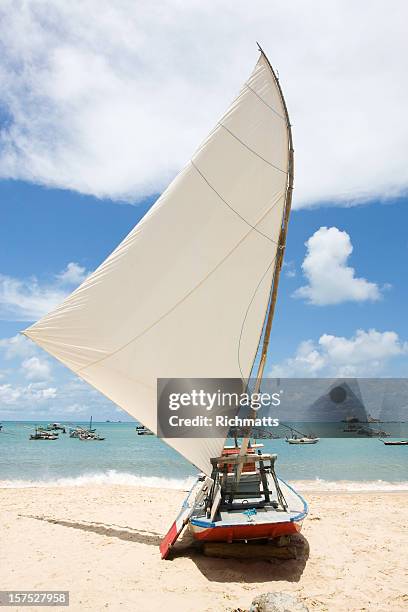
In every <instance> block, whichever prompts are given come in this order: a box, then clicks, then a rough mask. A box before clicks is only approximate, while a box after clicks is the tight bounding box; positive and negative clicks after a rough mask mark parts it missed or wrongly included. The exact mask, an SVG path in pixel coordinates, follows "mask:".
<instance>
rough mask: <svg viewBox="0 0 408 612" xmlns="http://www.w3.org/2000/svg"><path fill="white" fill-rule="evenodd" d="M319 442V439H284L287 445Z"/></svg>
mask: <svg viewBox="0 0 408 612" xmlns="http://www.w3.org/2000/svg"><path fill="white" fill-rule="evenodd" d="M319 441H320V438H308V437H306V438H297V437H296V436H295V437H294V438H286V442H288V443H289V444H317V442H319Z"/></svg>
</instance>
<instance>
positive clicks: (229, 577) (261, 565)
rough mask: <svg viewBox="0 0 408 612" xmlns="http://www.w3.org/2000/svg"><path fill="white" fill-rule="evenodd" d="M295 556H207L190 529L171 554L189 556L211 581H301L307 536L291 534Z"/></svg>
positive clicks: (307, 545) (306, 554) (306, 555)
mask: <svg viewBox="0 0 408 612" xmlns="http://www.w3.org/2000/svg"><path fill="white" fill-rule="evenodd" d="M291 545H292V546H293V547H294V548H295V551H296V559H287V560H282V559H270V560H263V559H262V560H261V559H259V560H258V559H231V558H229V559H218V558H214V557H206V556H205V555H204V554H203V553H202V551H201V548H200V546H199V545H197V543H196V542H194V540H193V538H192V537H191V535H190V534H189V533H188V532H185V533H184V536H183V537H182V539H181V541H180V543H177V544H176V545H175V546H174V548H173V551H172V555H171V558H172V559H174V558H177V557H190V559H191V560H192V561H193V562H194V563H195V564H196V566H197V568H198V569H199V570H200V572H201V573H202V574H203V575H204V576H205V577H206V578H207V580H210V581H211V582H224V583H225V582H243V583H257V582H274V581H286V582H299V580H300V578H301V576H302V574H303V570H304V569H305V567H306V563H307V560H308V558H309V543H308V541H307V540H306V538H305V537H304V536H302V535H301V534H297V535H295V536H292V538H291Z"/></svg>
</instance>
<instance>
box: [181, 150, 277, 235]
mask: <svg viewBox="0 0 408 612" xmlns="http://www.w3.org/2000/svg"><path fill="white" fill-rule="evenodd" d="M191 165H192V166H193V168H195V169H196V170H197V172H198V174H199V175H200V176H201V178H202V179H203V181H205V182H206V183H207V185H208V186H209V187H210V188H211V189H212V190H213V191H214V193H215V194H216V195H217V196H218V197H219V198H220V200H221V201H222V202H224V204H225V205H226V206H228V208H229V209H230V210H232V212H233V213H235V214H236V215H237V217H239V218H240V219H241V220H242V221H243V222H244V223H246V224H247V225H248V226H249V227H251V228H252V229H253V230H255V231H256V232H257V233H258V234H260V235H261V236H263V237H264V238H266V239H267V240H269V241H270V242H272V243H273V244H276V245H277V244H278V243H277V242H276V240H274V239H273V238H271V237H270V236H267V234H264V233H263V232H261V230H259V229H258V228H257V227H256V226H255V225H252V224H251V223H250V222H249V221H248V220H247V219H245V217H243V216H242V215H241V214H240V213H239V212H238V211H237V210H235V208H233V207H232V206H231V205H230V204H228V202H227V201H226V200H224V198H223V197H222V195H221V194H220V193H218V191H217V190H216V189H215V187H214V186H213V185H211V183H210V181H209V180H208V179H207V178H206V177H205V176H204V174H203V173H202V172H201V170H200V169H199V168H198V166H197V165H196V164H195V162H193V160H191ZM281 197H282V196H280V197H279V198H278V199H277V200H276V202H274V204H272V206H271V207H270V208H269V209H268V213H269V212H270V211H271V210H272V209H273V208H274V207H275V206H276V204H277V203H278V202H279V200H280V199H281Z"/></svg>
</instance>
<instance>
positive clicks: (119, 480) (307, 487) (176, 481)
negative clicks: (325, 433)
mask: <svg viewBox="0 0 408 612" xmlns="http://www.w3.org/2000/svg"><path fill="white" fill-rule="evenodd" d="M195 479H196V477H195V476H188V477H186V478H165V477H160V476H137V475H136V474H129V473H127V472H118V471H116V470H107V471H106V472H95V473H92V472H87V473H84V474H81V475H80V476H73V477H64V478H54V479H51V478H49V477H48V478H47V479H40V480H0V488H2V489H28V488H48V487H87V486H92V485H95V486H99V485H102V486H111V485H123V486H128V487H147V488H153V489H174V490H179V491H188V490H190V489H191V487H192V485H193V484H194V482H195ZM289 483H290V485H291V486H293V487H294V488H295V489H297V490H299V491H305V492H306V491H314V492H320V491H322V492H323V491H333V492H351V493H352V492H364V491H367V492H369V491H383V492H387V491H390V492H391V491H408V482H405V481H402V482H389V481H385V480H372V481H351V480H323V479H320V478H316V479H315V480H289Z"/></svg>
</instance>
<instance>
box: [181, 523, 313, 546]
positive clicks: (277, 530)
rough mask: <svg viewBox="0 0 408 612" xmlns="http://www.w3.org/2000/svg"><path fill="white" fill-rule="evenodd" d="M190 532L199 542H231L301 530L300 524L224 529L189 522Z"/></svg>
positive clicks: (288, 533) (272, 536)
mask: <svg viewBox="0 0 408 612" xmlns="http://www.w3.org/2000/svg"><path fill="white" fill-rule="evenodd" d="M189 528H190V532H191V533H192V535H193V537H194V538H195V539H196V540H199V541H201V542H233V541H238V540H262V539H272V538H278V537H280V536H286V535H293V534H294V533H298V532H300V530H301V529H302V523H301V522H292V521H287V522H284V523H265V524H260V525H251V524H248V525H233V526H230V525H227V526H225V527H218V526H215V527H210V528H208V527H204V526H201V525H200V524H199V522H198V521H194V520H190V523H189Z"/></svg>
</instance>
